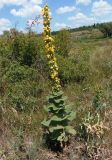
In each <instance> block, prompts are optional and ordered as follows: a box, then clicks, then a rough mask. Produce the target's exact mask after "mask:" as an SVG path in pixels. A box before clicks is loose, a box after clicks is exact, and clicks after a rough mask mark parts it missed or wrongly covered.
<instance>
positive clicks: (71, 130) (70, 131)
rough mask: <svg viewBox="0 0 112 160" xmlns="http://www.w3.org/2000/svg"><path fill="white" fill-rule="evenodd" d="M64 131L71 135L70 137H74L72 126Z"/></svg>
mask: <svg viewBox="0 0 112 160" xmlns="http://www.w3.org/2000/svg"><path fill="white" fill-rule="evenodd" d="M65 129H66V132H67V133H69V134H72V135H76V131H75V129H73V127H72V126H67V127H66V128H65Z"/></svg>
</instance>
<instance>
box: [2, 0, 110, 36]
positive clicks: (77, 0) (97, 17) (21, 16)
mask: <svg viewBox="0 0 112 160" xmlns="http://www.w3.org/2000/svg"><path fill="white" fill-rule="evenodd" d="M46 3H48V5H49V7H50V11H51V16H52V22H51V27H52V30H53V31H54V30H60V29H62V28H65V27H70V28H76V27H79V26H83V25H86V26H87V25H91V24H94V23H102V22H109V21H112V0H0V34H2V33H3V31H4V30H10V28H14V27H16V28H17V29H18V30H21V31H23V32H26V27H27V24H30V23H31V22H32V20H33V19H35V17H36V16H38V15H40V14H41V10H42V8H43V6H44V5H45V4H46ZM41 23H42V21H41V20H40V24H39V25H37V26H35V28H33V29H34V30H35V31H37V32H38V31H39V32H42V24H41Z"/></svg>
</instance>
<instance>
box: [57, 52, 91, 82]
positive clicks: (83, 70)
mask: <svg viewBox="0 0 112 160" xmlns="http://www.w3.org/2000/svg"><path fill="white" fill-rule="evenodd" d="M57 57H58V65H59V77H60V79H61V81H62V83H63V84H66V83H69V82H76V83H80V82H82V81H84V80H86V79H87V77H88V75H89V63H88V59H89V56H88V54H86V53H83V54H78V55H75V57H74V59H70V58H63V57H61V56H57Z"/></svg>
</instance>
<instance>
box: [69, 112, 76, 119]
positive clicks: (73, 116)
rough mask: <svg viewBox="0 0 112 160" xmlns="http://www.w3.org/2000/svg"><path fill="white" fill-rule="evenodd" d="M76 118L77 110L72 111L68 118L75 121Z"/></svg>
mask: <svg viewBox="0 0 112 160" xmlns="http://www.w3.org/2000/svg"><path fill="white" fill-rule="evenodd" d="M75 118H76V112H71V113H70V115H69V117H68V120H69V121H73V120H74V119H75Z"/></svg>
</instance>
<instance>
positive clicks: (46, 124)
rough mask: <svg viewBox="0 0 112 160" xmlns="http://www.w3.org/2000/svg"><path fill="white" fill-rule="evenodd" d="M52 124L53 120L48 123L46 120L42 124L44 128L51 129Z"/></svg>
mask: <svg viewBox="0 0 112 160" xmlns="http://www.w3.org/2000/svg"><path fill="white" fill-rule="evenodd" d="M50 122H51V120H48V121H46V120H44V121H43V122H42V123H41V124H42V125H43V126H45V127H49V126H50Z"/></svg>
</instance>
